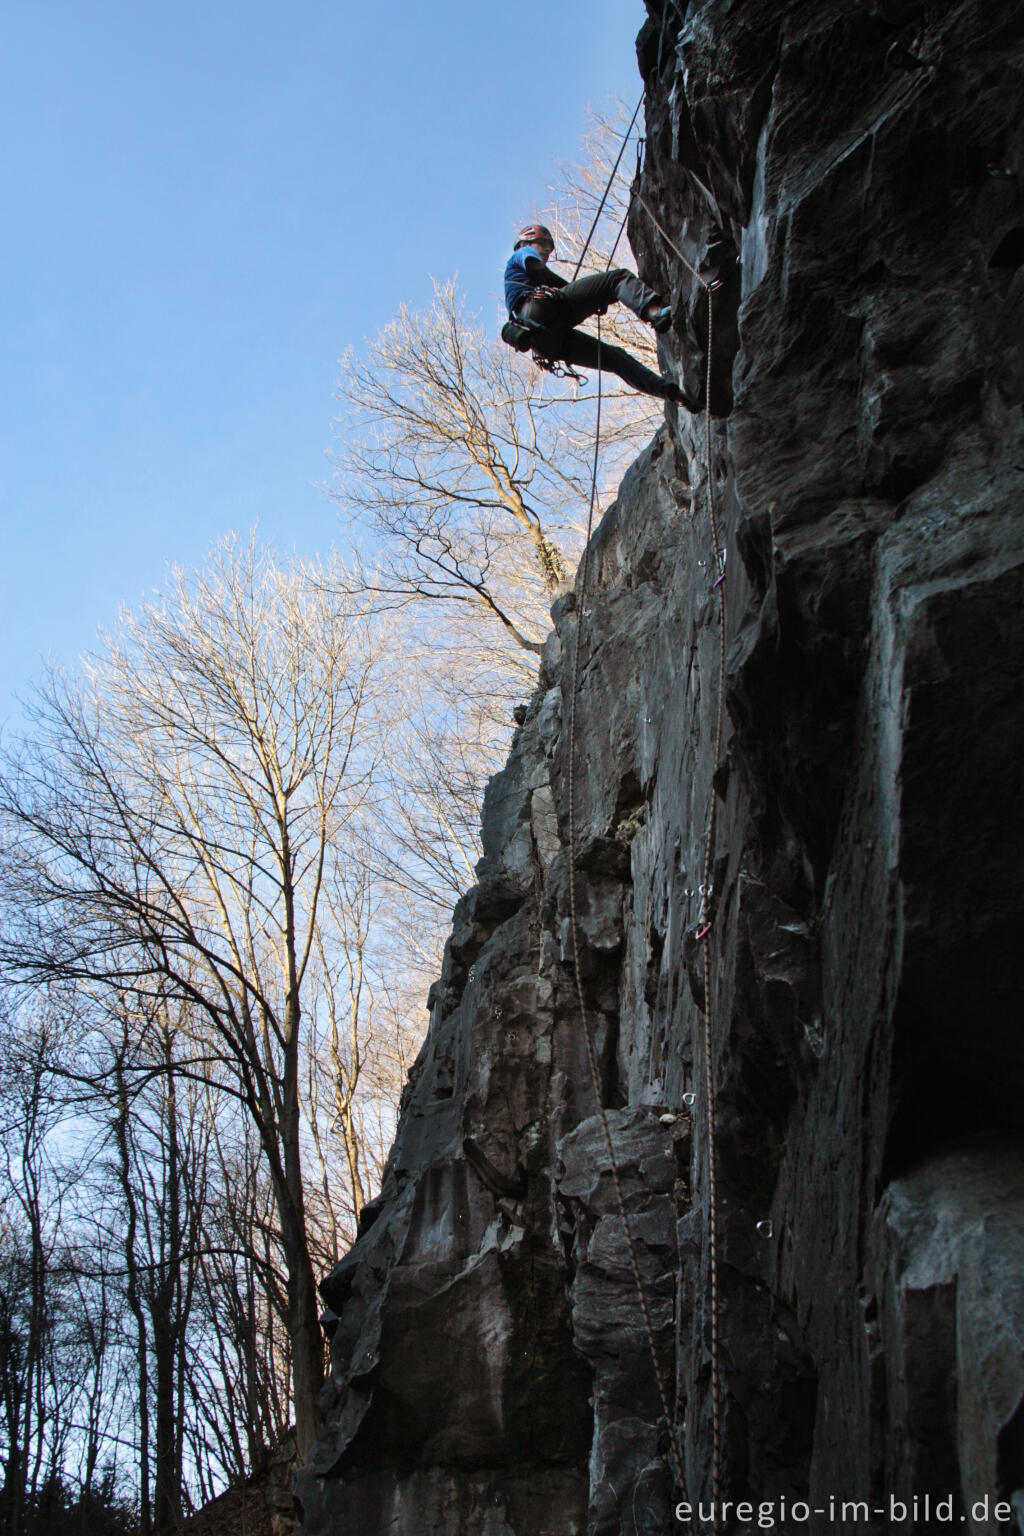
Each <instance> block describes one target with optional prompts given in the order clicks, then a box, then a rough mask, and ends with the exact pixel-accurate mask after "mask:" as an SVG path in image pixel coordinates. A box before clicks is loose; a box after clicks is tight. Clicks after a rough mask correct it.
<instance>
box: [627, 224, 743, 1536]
mask: <svg viewBox="0 0 1024 1536" xmlns="http://www.w3.org/2000/svg"><path fill="white" fill-rule="evenodd" d="M637 195H638V200H639V202H640V205H641V207H642V208H643V209H644V210H645V212H646V213H647V215H648V217H649V218H650V220H651V222H652V224H653V225H654V227H655V228H656V229H657V230H658V232H659V234H660V235H661V236H662V238H663V239H664V240H665V241H666V242H667V244H668V245H669V246H670V247H671V249H672V250H673V251H674V252H675V253H676V255H677V256H678V257H679V260H680V261H681V262H682V263H683V266H684V267H686V269H687V271H689V272H690V273H692V275H693V276H694V277H695V278H696V279H697V281H698V283H700V285H701V287H702V288H703V289H704V293H705V296H706V298H707V306H708V339H707V369H706V376H705V398H704V413H705V438H704V441H705V457H706V460H707V477H708V520H709V522H710V525H711V545H712V549H713V551H714V555H713V561H712V567H711V568H712V570H714V571H716V572H717V575H716V578H715V584H714V590H715V591H716V592H717V594H718V653H719V654H718V698H717V702H716V707H715V725H714V748H713V751H712V756H711V762H712V769H711V788H710V793H709V797H708V799H709V805H708V821H707V832H706V835H705V839H704V878H703V880H702V882H701V887H700V917H699V919H698V923H697V930H698V931H697V934H696V937H697V940H698V942H699V943H701V944H702V945H703V950H702V960H703V975H704V1007H703V1010H702V1012H703V1017H704V1030H703V1035H704V1041H703V1044H704V1100H705V1113H706V1120H707V1140H706V1145H707V1158H708V1311H709V1314H710V1334H711V1337H710V1350H711V1494H712V1505H713V1509H714V1516H713V1520H712V1529H713V1530H716V1531H717V1529H718V1509H719V1504H720V1495H721V1481H722V1383H721V1362H720V1357H719V1356H720V1350H719V1331H720V1330H719V1323H720V1313H721V1305H720V1298H719V1284H718V1187H717V1174H718V1160H717V1155H716V1147H715V1072H714V1059H713V1053H712V1047H713V1036H714V1029H713V1012H712V996H711V981H712V978H711V944H712V928H713V925H714V917H713V915H712V909H711V894H712V892H711V881H712V874H713V868H714V843H715V793H716V791H715V780H716V778H717V776H718V769H719V767H720V759H721V753H722V734H723V728H724V721H725V663H726V650H725V633H726V605H725V579H724V578H725V568H724V565H723V564H722V561H723V558H724V550H723V549H722V548H721V547H720V544H719V532H718V515H717V511H716V508H715V474H714V464H713V461H712V433H711V353H712V346H713V342H714V303H713V298H712V295H713V294H714V292H715V290H716V288H719V287H720V286H721V284H720V283H718V282H716V281H714V280H710V281H709V280H708V279H707V278H705V277H702V276H701V274H700V272H698V271H697V268H696V267H695V266H694V265H693V264H692V262H690V261H689V260H688V259H687V257H686V256H685V255H684V254H683V252H682V251H681V250H680V249H679V246H678V245H677V244H676V242H675V241H674V240H673V239H672V237H671V235H670V234H669V233H668V231H667V230H666V229H665V227H664V225H663V224H662V223H661V221H660V219H659V218H658V216H657V214H656V213H655V212H654V210H653V208H652V207H651V205H650V204H649V203H648V201H647V199H646V198H645V197H643V196H642V195H640V194H637Z"/></svg>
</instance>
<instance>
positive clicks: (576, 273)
mask: <svg viewBox="0 0 1024 1536" xmlns="http://www.w3.org/2000/svg"><path fill="white" fill-rule="evenodd" d="M645 95H646V91H641V92H640V100H639V101H638V102H637V104H636V108H635V109H634V112H633V116H632V117H631V118H630V121H629V127H628V128H627V129H626V132H625V136H624V138H623V140H622V144H621V146H620V148H619V153H618V154H617V155H616V157H615V164H614V165H613V166H612V173H611V175H610V176H609V177H608V184H607V186H606V187H605V189H604V192H603V193H602V194H601V201H600V202H599V203H598V205H597V212H596V213H595V214H594V222H593V223H592V224H591V226H590V233H589V234H588V235H587V238H586V240H584V242H583V249H582V251H580V255H579V260H578V261H577V263H576V269H575V271H574V272H573V274H572V280H573V282H575V281H576V279H577V278H578V277H579V275H580V268H581V267H582V265H583V263H584V260H585V259H586V255H587V252H588V251H589V249H590V242H591V240H593V238H594V231H595V230H596V228H597V224H598V220H599V219H600V217H601V214H602V213H603V212H604V205H605V203H606V202H607V201H608V194H609V192H610V191H611V189H612V186H613V184H614V181H615V178H616V176H617V175H618V172H619V165H620V163H621V161H622V157H623V155H624V154H625V152H626V145H627V144H628V143H629V136H630V134H631V133H632V132H633V126H634V124H635V123H636V120H637V118H638V117H639V115H640V108H641V107H642V106H643V104H644V96H645ZM626 217H627V218H628V217H629V209H628V208H627V209H626ZM622 222H623V224H625V222H626V220H625V219H623V221H622ZM620 234H621V231H620ZM618 243H619V242H618V240H616V242H615V245H618ZM614 254H615V246H613V247H612V255H614ZM608 265H609V266H611V258H609V260H608Z"/></svg>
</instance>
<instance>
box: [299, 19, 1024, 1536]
mask: <svg viewBox="0 0 1024 1536" xmlns="http://www.w3.org/2000/svg"><path fill="white" fill-rule="evenodd" d="M649 8H650V20H649V22H648V24H647V26H646V27H645V28H644V30H643V32H642V33H641V35H640V39H639V45H638V54H639V59H640V66H641V71H642V73H643V76H644V79H645V81H646V85H647V93H648V94H647V160H646V166H645V170H644V173H643V177H642V182H641V185H640V188H639V191H640V192H641V193H642V194H643V197H644V198H645V200H646V201H647V202H648V203H649V205H650V208H651V210H652V211H653V212H654V213H655V214H656V216H657V218H658V220H659V221H660V222H661V223H662V224H663V225H664V227H665V229H666V230H667V231H668V232H669V234H670V235H671V237H672V238H673V240H675V241H676V242H677V244H679V245H680V248H681V249H682V250H683V251H684V252H685V253H686V255H687V256H688V258H689V259H690V260H692V261H693V262H694V263H695V264H696V265H698V266H699V267H700V268H701V270H702V271H703V272H705V273H707V274H710V273H711V272H713V271H714V272H717V273H718V274H719V275H720V276H721V277H722V278H723V279H724V282H723V286H722V287H721V288H720V289H718V290H717V292H716V293H715V296H714V299H713V303H714V306H715V308H714V319H715V339H714V342H713V347H712V354H713V355H712V400H711V405H712V409H713V412H714V413H715V414H714V418H713V433H712V450H711V463H710V466H709V464H708V462H707V454H706V450H705V437H704V431H705V422H704V418H702V417H701V418H693V419H692V420H691V418H689V417H687V416H685V415H681V416H680V418H679V420H678V421H676V420H674V419H673V420H671V421H670V422H669V424H667V425H666V428H665V429H664V430H663V431H662V432H660V433H659V435H658V436H657V437H656V439H655V440H654V442H653V444H652V445H651V447H650V448H649V449H648V450H647V451H646V452H645V453H644V454H643V455H642V456H641V457H640V459H639V460H638V461H637V463H636V464H635V465H634V466H633V468H632V469H631V471H630V473H629V474H628V476H627V478H626V480H625V482H624V484H623V486H622V489H621V493H620V495H619V498H618V500H617V502H616V503H615V505H614V506H613V507H612V508H611V509H610V511H609V512H608V513H607V514H606V516H605V518H604V520H603V522H602V524H601V526H600V527H599V529H598V530H597V533H596V535H595V537H594V539H593V541H592V545H591V549H590V554H589V562H588V568H589V577H588V584H587V590H586V591H585V592H584V591H582V590H578V591H577V593H576V595H575V598H574V597H573V596H572V595H570V596H569V597H568V598H566V599H563V600H562V601H561V602H560V603H558V604H556V606H555V609H554V612H553V617H554V619H555V632H554V633H553V634H552V637H551V639H550V641H549V643H548V646H547V649H546V652H545V656H544V658H543V663H542V667H541V675H540V686H539V688H538V690H537V692H536V694H535V695H534V697H533V699H532V700H531V701H530V704H529V707H528V710H527V712H526V717H525V720H524V722H523V723H522V725H521V727H520V729H519V731H518V733H517V736H516V740H515V742H514V745H513V749H512V752H511V756H510V759H509V762H508V765H507V767H506V768H505V770H504V771H503V773H501V774H500V775H498V777H497V778H495V779H494V780H493V781H492V782H491V784H490V786H489V788H488V792H487V797H486V801H485V806H484V820H483V827H484V856H483V859H482V861H481V863H480V866H479V869H478V874H479V883H478V884H477V886H476V887H475V888H474V889H473V890H472V891H471V892H470V893H469V895H468V896H466V897H465V898H464V900H463V901H462V902H461V903H460V904H459V906H458V908H457V909H456V912H455V918H454V926H453V931H452V936H451V939H450V941H449V944H448V948H447V951H446V956H445V961H444V969H443V974H442V976H441V979H440V981H439V982H438V983H437V985H436V987H435V988H434V990H433V993H432V996H431V1004H432V1021H431V1026H430V1031H429V1034H428V1037H427V1040H426V1044H425V1046H424V1048H423V1051H422V1053H421V1055H420V1058H419V1060H418V1061H417V1063H416V1066H415V1068H414V1070H413V1072H412V1074H411V1076H410V1081H409V1085H408V1087H407V1089H406V1093H405V1098H404V1104H403V1114H402V1119H401V1125H400V1128H399V1133H398V1138H397V1140H396V1143H395V1147H394V1150H393V1152H392V1155H391V1159H390V1162H389V1164H388V1169H387V1174H386V1178H385V1181H384V1188H383V1192H382V1194H381V1196H380V1198H379V1199H378V1200H377V1201H375V1202H374V1204H373V1206H372V1207H370V1208H368V1210H367V1211H366V1212H365V1213H364V1220H363V1224H362V1230H361V1235H360V1238H359V1241H358V1242H357V1244H356V1246H355V1248H354V1249H353V1250H352V1251H351V1252H350V1253H349V1254H348V1255H347V1257H346V1258H345V1259H344V1260H343V1261H342V1263H341V1264H339V1265H338V1267H337V1268H336V1269H335V1271H334V1272H333V1273H332V1274H331V1275H330V1276H329V1277H328V1278H327V1280H326V1281H325V1282H324V1285H323V1294H324V1297H325V1300H326V1303H327V1306H328V1308H329V1314H328V1321H329V1327H330V1330H331V1332H332V1361H333V1367H332V1376H331V1382H330V1385H329V1386H328V1388H327V1389H326V1390H325V1394H324V1405H323V1406H324V1412H325V1428H324V1432H323V1434H322V1436H321V1438H320V1440H319V1442H318V1444H317V1446H316V1449H315V1453H314V1456H313V1459H312V1461H311V1463H310V1465H309V1467H308V1468H307V1469H306V1470H305V1471H304V1472H303V1473H302V1474H301V1475H300V1477H299V1479H298V1482H297V1485H296V1487H297V1494H298V1498H299V1502H300V1507H301V1510H302V1512H303V1524H302V1528H303V1530H305V1531H306V1532H308V1533H309V1536H328V1533H330V1536H343V1533H344V1536H377V1533H384V1532H388V1533H392V1536H406V1533H408V1536H414V1533H415V1536H442V1533H443V1536H569V1533H573V1532H576V1533H581V1536H582V1533H584V1532H587V1533H589V1536H627V1533H629V1536H642V1533H648V1532H649V1533H653V1532H664V1531H669V1530H672V1529H680V1530H682V1529H684V1525H683V1523H682V1522H680V1521H679V1520H678V1519H677V1518H676V1514H675V1512H674V1511H675V1505H676V1504H677V1503H679V1502H681V1501H683V1500H686V1501H688V1502H692V1503H693V1504H694V1505H696V1504H697V1503H698V1501H702V1502H703V1504H704V1515H703V1516H695V1520H694V1525H695V1527H696V1528H697V1529H708V1530H709V1529H711V1520H710V1518H709V1514H710V1512H709V1511H708V1508H707V1503H708V1501H709V1500H710V1499H711V1498H712V1496H713V1493H714V1490H715V1487H716V1485H717V1487H718V1489H719V1492H720V1494H721V1497H722V1498H723V1499H729V1500H731V1501H734V1503H733V1507H732V1508H731V1509H729V1510H728V1511H727V1512H726V1513H725V1515H724V1517H722V1518H720V1519H719V1528H720V1529H726V1528H736V1527H738V1528H744V1523H745V1525H746V1528H750V1529H756V1528H762V1529H765V1528H771V1527H770V1526H769V1525H768V1524H767V1523H766V1522H767V1521H768V1520H769V1519H771V1520H774V1522H775V1528H777V1529H780V1530H789V1529H793V1530H807V1531H811V1532H821V1533H825V1532H833V1531H842V1530H850V1531H858V1532H865V1531H873V1532H876V1531H877V1532H880V1531H889V1530H892V1531H911V1530H913V1531H929V1530H932V1529H935V1530H940V1529H948V1528H949V1524H950V1523H951V1522H950V1521H947V1520H945V1518H944V1515H943V1516H941V1517H940V1516H937V1515H936V1513H935V1511H936V1509H937V1508H938V1507H939V1501H940V1500H946V1499H948V1500H950V1501H951V1503H950V1504H949V1506H948V1507H949V1509H950V1510H951V1512H952V1517H953V1518H952V1523H954V1524H956V1525H957V1526H958V1527H959V1528H960V1529H962V1530H967V1531H969V1532H970V1533H971V1536H980V1533H983V1532H985V1533H987V1532H995V1531H996V1530H998V1529H1000V1528H1002V1529H1007V1528H1008V1527H1007V1526H1006V1525H1005V1524H1004V1525H1003V1526H1002V1527H1000V1524H999V1520H998V1518H997V1516H996V1514H995V1513H994V1507H995V1504H996V1502H997V1501H999V1500H1006V1501H1007V1502H1009V1501H1010V1499H1011V1498H1012V1495H1013V1494H1014V1492H1015V1491H1017V1490H1020V1489H1024V1354H1022V1350H1024V1117H1022V1106H1024V1029H1022V1023H1024V958H1022V954H1024V944H1022V942H1021V936H1022V934H1024V835H1022V834H1024V793H1022V788H1024V786H1022V782H1021V779H1022V768H1021V764H1022V761H1024V754H1022V747H1024V739H1022V737H1024V733H1022V730H1021V718H1022V698H1021V676H1022V660H1024V604H1022V597H1024V527H1022V520H1021V513H1022V497H1024V416H1022V400H1024V307H1022V301H1024V114H1022V113H1021V101H1022V100H1024V18H1022V13H1021V8H1020V6H1019V5H1018V4H1016V3H1011V0H983V3H982V0H962V3H927V0H924V3H914V0H864V3H849V0H848V3H838V0H814V3H811V0H789V3H781V0H747V3H745V4H742V5H741V4H737V3H735V0H708V3H706V4H704V5H703V6H697V5H693V4H690V5H679V6H677V5H674V4H668V3H666V4H665V6H664V9H662V7H661V4H660V0H650V5H649ZM631 236H632V241H633V246H634V250H635V251H636V254H637V260H638V263H639V266H640V270H641V272H642V273H643V275H644V276H645V277H646V278H647V279H648V280H649V281H651V282H653V283H655V284H657V285H658V286H659V287H660V288H661V289H662V291H665V292H670V293H671V295H672V299H673V303H674V305H675V315H676V321H677V324H676V329H675V332H674V334H673V335H672V336H670V337H669V338H668V340H667V343H666V360H667V361H670V362H671V363H672V364H673V365H674V366H675V368H676V369H677V372H679V373H680V374H681V376H682V377H683V379H684V381H685V383H686V384H687V385H688V387H690V388H691V389H693V390H695V391H698V392H701V393H702V392H703V379H704V368H705V362H706V358H705V354H704V347H705V337H706V305H707V298H706V295H705V292H704V289H703V288H702V287H701V285H700V284H699V283H698V282H697V281H696V280H695V279H694V278H693V277H692V276H691V275H690V274H689V273H688V272H687V271H686V269H685V267H683V266H682V265H681V263H680V262H679V261H678V260H677V258H676V257H675V256H674V255H673V253H672V252H671V251H670V250H669V248H668V246H667V245H666V243H665V241H664V240H663V238H662V237H661V235H659V233H658V232H657V231H656V229H655V227H654V225H653V223H652V221H651V219H650V217H649V215H648V214H647V212H646V210H645V209H644V208H643V207H642V205H641V204H640V202H639V201H637V203H636V205H635V207H634V212H633V216H632V220H631ZM709 470H710V475H711V477H712V481H713V485H714V488H715V496H716V502H717V506H718V521H719V528H720V536H721V546H722V549H723V550H724V559H725V566H724V569H725V573H726V574H725V582H724V586H722V587H716V586H715V581H716V579H717V576H718V575H719V573H720V570H721V568H722V567H721V557H720V556H719V554H718V552H717V551H716V550H715V549H714V547H713V540H712V534H711V530H710V526H709V520H708V513H707V489H708V475H709ZM723 593H724V597H725V603H724V614H725V641H726V645H725V669H724V696H723V697H724V721H725V728H724V736H723V741H722V748H721V753H720V759H719V761H718V762H717V763H716V761H715V750H714V743H715V722H716V716H717V707H718V699H719V684H720V672H719V667H720V662H719V657H720V650H719V644H720V631H719V622H720V617H721V613H720V606H719V599H720V597H721V595H722V594H723ZM577 641H578V643H579V646H580V669H579V689H578V693H577V702H576V727H575V736H576V741H575V746H576V779H575V781H576V801H577V810H576V854H577V857H576V867H577V871H578V873H577V887H578V904H579V922H578V934H579V945H580V957H581V971H582V984H583V990H584V994H585V1002H586V1009H587V1016H588V1020H589V1027H590V1029H591V1031H592V1034H593V1040H594V1046H595V1054H596V1059H597V1063H598V1071H599V1076H600V1096H601V1100H602V1103H603V1106H604V1108H605V1110H606V1116H605V1124H606V1125H607V1134H608V1137H609V1138H610V1142H611V1145H612V1148H613V1152H614V1162H615V1165H616V1167H617V1169H618V1178H619V1184H620V1188H621V1195H622V1200H621V1204H620V1202H619V1200H618V1198H617V1196H616V1194H615V1188H614V1178H613V1176H612V1173H611V1169H610V1163H611V1160H610V1159H609V1156H608V1142H607V1140H606V1139H605V1128H604V1125H603V1124H602V1121H601V1117H600V1115H599V1113H598V1106H597V1101H596V1099H595V1094H594V1090H593V1087H592V1086H591V1080H590V1073H589V1069H588V1063H587V1051H586V1047H585V1037H584V1027H583V1023H582V1021H581V1017H580V1011H579V1007H578V1004H577V1001H576V997H575V991H574V981H573V971H572V940H571V933H570V924H569V917H568V912H569V881H568V848H569V828H568V811H567V804H568V782H567V781H568V763H569V750H570V742H569V732H568V730H567V728H566V722H567V720H568V715H569V699H570V687H571V679H572V666H571V658H572V653H573V647H574V646H575V645H576V643H577ZM712 805H713V807H714V818H713V829H712V830H713V849H712V860H711V872H712V878H711V882H710V884H711V890H710V893H708V892H703V893H702V890H701V887H702V885H704V884H705V883H706V882H705V878H704V864H705V843H706V838H707V833H708V826H709V816H710V813H711V809H712ZM705 912H706V917H707V918H710V919H711V928H710V930H709V931H708V932H707V933H705V934H704V936H703V937H699V935H700V933H701V932H702V930H703V928H704V927H705V926H706V919H705V916H704V914H705ZM708 946H709V947H708ZM705 950H706V952H707V957H708V959H709V961H710V967H709V971H710V982H711V985H710V995H709V996H705V983H704V975H705V968H704V958H705ZM705 1009H706V1010H707V1020H708V1022H709V1024H710V1031H709V1033H710V1040H711V1063H710V1065H711V1076H712V1079H713V1092H712V1095H711V1097H710V1099H709V1095H708V1092H707V1087H706V1082H707V1072H706V1067H707V1062H706V1056H705V1038H706V1035H705ZM709 1128H713V1130H714V1153H713V1157H712V1153H711V1146H710V1142H709ZM712 1174H713V1175H714V1189H715V1201H714V1212H713V1214H714V1217H715V1221H714V1224H713V1223H712V1205H711V1186H712ZM623 1213H625V1217H626V1222H624V1219H623ZM627 1223H628V1226H627ZM713 1225H714V1230H715V1231H716V1232H717V1250H716V1252H715V1253H714V1255H713V1254H712V1246H711V1236H712V1229H713ZM630 1239H631V1240H632V1247H633V1253H634V1256H635V1261H636V1270H637V1271H638V1272H639V1276H640V1280H641V1283H642V1290H643V1294H644V1298H645V1302H646V1307H647V1314H648V1321H649V1329H648V1328H647V1327H645V1324H644V1320H643V1313H642V1310H641V1306H640V1303H639V1298H638V1294H637V1285H636V1278H635V1275H634V1265H633V1261H632V1260H631V1258H630ZM713 1280H714V1281H716V1282H717V1286H716V1288H713V1285H712V1281H713ZM715 1289H717V1298H718V1302H717V1308H713V1306H712V1296H713V1294H715ZM713 1312H714V1315H713ZM716 1330H717V1347H716V1348H715V1350H714V1352H713V1351H712V1342H713V1338H714V1335H715V1332H716ZM713 1354H714V1358H713ZM655 1360H656V1361H657V1364H658V1371H657V1372H656V1370H655V1364H654V1362H655ZM659 1374H660V1376H661V1379H662V1383H663V1386H664V1388H665V1391H666V1394H667V1397H668V1400H669V1407H670V1413H671V1417H672V1419H673V1426H672V1430H671V1434H670V1431H669V1428H668V1426H667V1425H666V1423H665V1422H664V1415H663V1404H662V1399H661V1393H660V1391H659V1387H658V1375H659ZM716 1398H717V1401H718V1404H719V1407H720V1413H719V1415H718V1418H719V1429H718V1433H717V1435H716V1433H715V1429H714V1419H715V1413H714V1409H715V1403H716ZM716 1442H717V1444H718V1447H719V1449H718V1452H717V1453H716V1450H715V1446H716ZM673 1443H677V1444H678V1446H679V1451H678V1454H673V1452H672V1444H673ZM915 1499H916V1500H917V1503H916V1504H915V1503H914V1500H915ZM743 1500H751V1501H753V1503H754V1509H755V1513H754V1514H753V1515H746V1514H745V1513H741V1515H740V1517H739V1518H738V1519H737V1512H736V1509H735V1502H736V1501H743ZM801 1500H806V1501H807V1502H808V1504H809V1506H810V1510H809V1511H808V1517H807V1518H806V1519H804V1518H803V1510H802V1508H800V1506H799V1504H798V1503H797V1504H796V1509H795V1510H794V1503H795V1501H801ZM784 1501H785V1502H784ZM844 1501H847V1502H850V1503H852V1502H853V1501H864V1505H866V1508H863V1509H850V1510H849V1511H847V1514H846V1516H845V1517H844V1515H843V1513H842V1510H841V1505H842V1503H843V1502H844ZM759 1504H760V1505H762V1506H763V1507H764V1509H765V1511H770V1514H769V1513H765V1515H764V1516H763V1519H762V1524H761V1526H760V1527H758V1526H757V1524H756V1520H757V1513H756V1511H757V1507H758V1505H759ZM904 1507H905V1517H904V1513H903V1511H904ZM945 1507H946V1506H942V1508H943V1509H944V1508H945ZM787 1509H788V1510H790V1512H791V1513H790V1515H788V1516H787V1515H786V1513H785V1511H786V1510H787ZM815 1510H817V1511H818V1513H815V1512H814V1511H815ZM962 1517H965V1518H962Z"/></svg>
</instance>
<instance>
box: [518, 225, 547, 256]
mask: <svg viewBox="0 0 1024 1536" xmlns="http://www.w3.org/2000/svg"><path fill="white" fill-rule="evenodd" d="M538 240H539V241H541V242H543V243H545V244H547V245H550V247H551V250H552V253H553V252H554V249H555V237H554V235H553V234H552V233H551V231H550V229H548V227H547V225H546V224H527V226H526V228H525V229H521V230H520V231H519V233H518V235H517V236H516V243H515V246H514V249H515V250H517V251H518V249H519V247H520V246H521V245H536V244H537V242H538Z"/></svg>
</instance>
